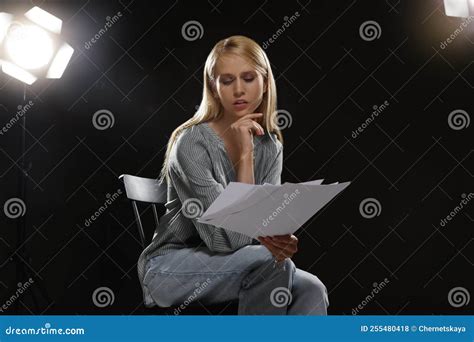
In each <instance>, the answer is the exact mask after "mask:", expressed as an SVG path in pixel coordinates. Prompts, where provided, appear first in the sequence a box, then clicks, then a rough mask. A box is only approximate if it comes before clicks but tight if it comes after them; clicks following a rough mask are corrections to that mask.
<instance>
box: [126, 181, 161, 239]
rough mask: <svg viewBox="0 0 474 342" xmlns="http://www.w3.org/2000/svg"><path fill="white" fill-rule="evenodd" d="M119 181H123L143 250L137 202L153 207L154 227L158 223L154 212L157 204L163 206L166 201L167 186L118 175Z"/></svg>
mask: <svg viewBox="0 0 474 342" xmlns="http://www.w3.org/2000/svg"><path fill="white" fill-rule="evenodd" d="M119 179H120V180H122V181H123V184H124V186H125V192H126V194H127V198H128V199H130V200H131V201H132V207H133V212H134V214H135V220H136V222H137V227H138V234H139V235H140V241H141V244H142V247H143V248H145V246H146V241H145V233H144V230H143V226H142V220H141V218H140V212H139V211H138V207H137V202H143V203H150V204H151V205H152V207H153V217H154V219H155V223H156V225H158V224H159V223H160V221H159V219H158V212H157V210H156V205H157V204H165V203H166V201H167V198H166V196H167V186H166V182H163V183H160V182H159V180H157V179H152V178H143V177H137V176H132V175H120V176H119Z"/></svg>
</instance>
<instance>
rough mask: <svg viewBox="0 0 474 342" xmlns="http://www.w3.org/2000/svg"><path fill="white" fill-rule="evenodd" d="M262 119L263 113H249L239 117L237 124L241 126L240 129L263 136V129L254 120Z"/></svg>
mask: <svg viewBox="0 0 474 342" xmlns="http://www.w3.org/2000/svg"><path fill="white" fill-rule="evenodd" d="M262 117H263V113H251V114H246V115H244V116H243V117H241V118H240V119H239V120H238V121H237V122H238V123H239V125H241V127H242V128H244V127H245V128H246V129H249V130H251V132H253V134H257V135H263V134H265V131H264V129H263V127H262V126H261V125H260V124H259V123H258V122H257V121H256V119H261V118H262Z"/></svg>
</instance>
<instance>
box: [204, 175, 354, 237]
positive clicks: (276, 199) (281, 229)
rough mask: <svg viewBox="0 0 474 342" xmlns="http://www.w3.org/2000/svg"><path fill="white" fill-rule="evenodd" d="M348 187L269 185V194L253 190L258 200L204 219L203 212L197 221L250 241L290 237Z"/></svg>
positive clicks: (343, 184)
mask: <svg viewBox="0 0 474 342" xmlns="http://www.w3.org/2000/svg"><path fill="white" fill-rule="evenodd" d="M321 181H322V180H321ZM349 184H350V182H345V183H340V184H338V183H333V184H327V185H320V184H319V185H318V184H316V183H314V184H308V182H305V183H285V184H282V185H278V186H273V187H274V188H273V189H274V191H272V193H271V195H268V193H266V192H265V196H264V195H262V194H261V193H263V192H264V191H263V190H262V189H259V190H257V191H253V192H252V196H251V197H253V198H254V199H255V198H257V199H259V200H258V201H253V202H251V203H250V205H248V204H249V202H250V200H251V199H250V198H247V200H246V201H244V202H240V204H245V205H244V206H242V205H241V206H240V207H239V208H237V209H238V210H235V208H234V210H232V208H230V209H229V207H227V208H226V210H222V211H215V212H214V213H213V216H212V217H209V216H207V215H206V214H207V212H206V213H204V215H203V216H202V217H201V218H200V219H198V221H199V222H202V223H207V224H212V225H214V226H217V227H221V228H224V229H228V230H231V231H235V232H239V233H242V234H245V235H247V236H250V237H252V238H256V237H258V236H269V235H282V234H292V233H294V232H295V231H296V230H298V229H299V228H300V227H301V226H302V225H303V224H304V223H305V222H306V221H308V220H309V219H310V218H311V217H312V216H313V215H314V214H316V213H317V212H318V211H319V210H321V208H323V207H324V206H325V205H326V204H327V203H329V202H330V201H331V200H332V199H333V198H334V197H335V196H337V195H338V194H339V193H340V192H341V191H342V190H344V189H345V188H346V187H347V186H348V185H349ZM275 187H276V188H275ZM230 190H232V189H230ZM258 193H260V195H259V194H258ZM203 217H204V218H203ZM206 217H207V218H206Z"/></svg>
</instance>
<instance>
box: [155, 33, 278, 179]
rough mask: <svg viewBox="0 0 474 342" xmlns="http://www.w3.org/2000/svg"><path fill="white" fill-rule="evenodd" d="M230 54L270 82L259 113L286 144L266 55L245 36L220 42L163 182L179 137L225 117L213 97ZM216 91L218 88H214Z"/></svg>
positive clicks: (266, 126) (175, 135)
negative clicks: (223, 61)
mask: <svg viewBox="0 0 474 342" xmlns="http://www.w3.org/2000/svg"><path fill="white" fill-rule="evenodd" d="M227 53H233V54H236V55H239V56H241V57H243V58H245V59H246V60H248V61H249V63H250V65H251V66H252V67H254V68H255V69H256V70H257V72H259V73H260V74H261V75H262V76H263V78H264V80H265V81H266V82H265V83H266V91H265V92H264V94H263V99H262V103H261V104H260V107H259V108H260V109H259V110H258V112H260V113H263V119H262V126H263V128H264V129H265V130H267V131H268V132H270V133H275V134H276V135H277V138H278V140H279V141H280V142H281V143H283V136H282V134H281V131H280V129H279V127H278V125H277V121H276V115H277V112H276V110H277V94H276V86H275V79H274V77H273V73H272V69H271V66H270V62H269V60H268V57H267V55H266V54H265V51H264V50H263V49H262V48H261V47H260V46H259V45H258V44H257V43H256V42H255V41H254V40H252V39H250V38H248V37H245V36H231V37H228V38H226V39H222V40H220V41H219V42H218V43H217V44H216V45H215V46H214V48H213V49H212V50H211V52H210V53H209V56H208V57H207V60H206V64H205V66H204V74H203V79H204V88H203V93H202V101H201V104H200V105H199V109H198V110H197V111H196V113H195V114H194V115H193V117H191V118H190V119H189V120H187V121H186V122H184V123H183V124H181V125H180V126H178V127H177V128H176V129H175V130H174V131H173V133H172V134H171V137H170V139H169V141H168V146H167V148H166V154H165V160H164V162H163V167H162V169H161V173H160V176H159V179H160V182H163V180H164V179H165V177H166V180H167V181H169V178H168V176H169V175H168V167H169V165H168V164H169V155H170V152H171V149H172V147H173V145H174V143H175V142H176V139H177V138H178V136H179V134H180V133H181V132H182V131H183V130H184V129H186V128H188V127H191V126H194V125H197V124H199V123H201V122H206V121H212V120H214V119H217V118H219V117H220V116H221V115H222V105H221V103H220V101H219V99H218V98H216V97H214V96H213V87H215V82H216V75H215V67H216V64H217V61H218V60H219V58H220V57H221V56H223V55H224V54H227ZM214 89H215V88H214Z"/></svg>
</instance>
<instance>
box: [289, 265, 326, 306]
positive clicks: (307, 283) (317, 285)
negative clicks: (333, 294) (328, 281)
mask: <svg viewBox="0 0 474 342" xmlns="http://www.w3.org/2000/svg"><path fill="white" fill-rule="evenodd" d="M294 290H295V291H297V292H298V293H297V294H298V295H302V296H304V297H305V298H307V299H309V300H312V301H314V302H315V303H316V304H317V305H321V306H322V305H324V306H326V307H327V306H329V298H328V292H327V288H326V285H324V283H323V282H322V281H321V280H320V279H319V278H318V277H316V276H315V275H314V274H311V273H309V272H306V271H303V270H300V269H297V271H296V273H295V280H294Z"/></svg>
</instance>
